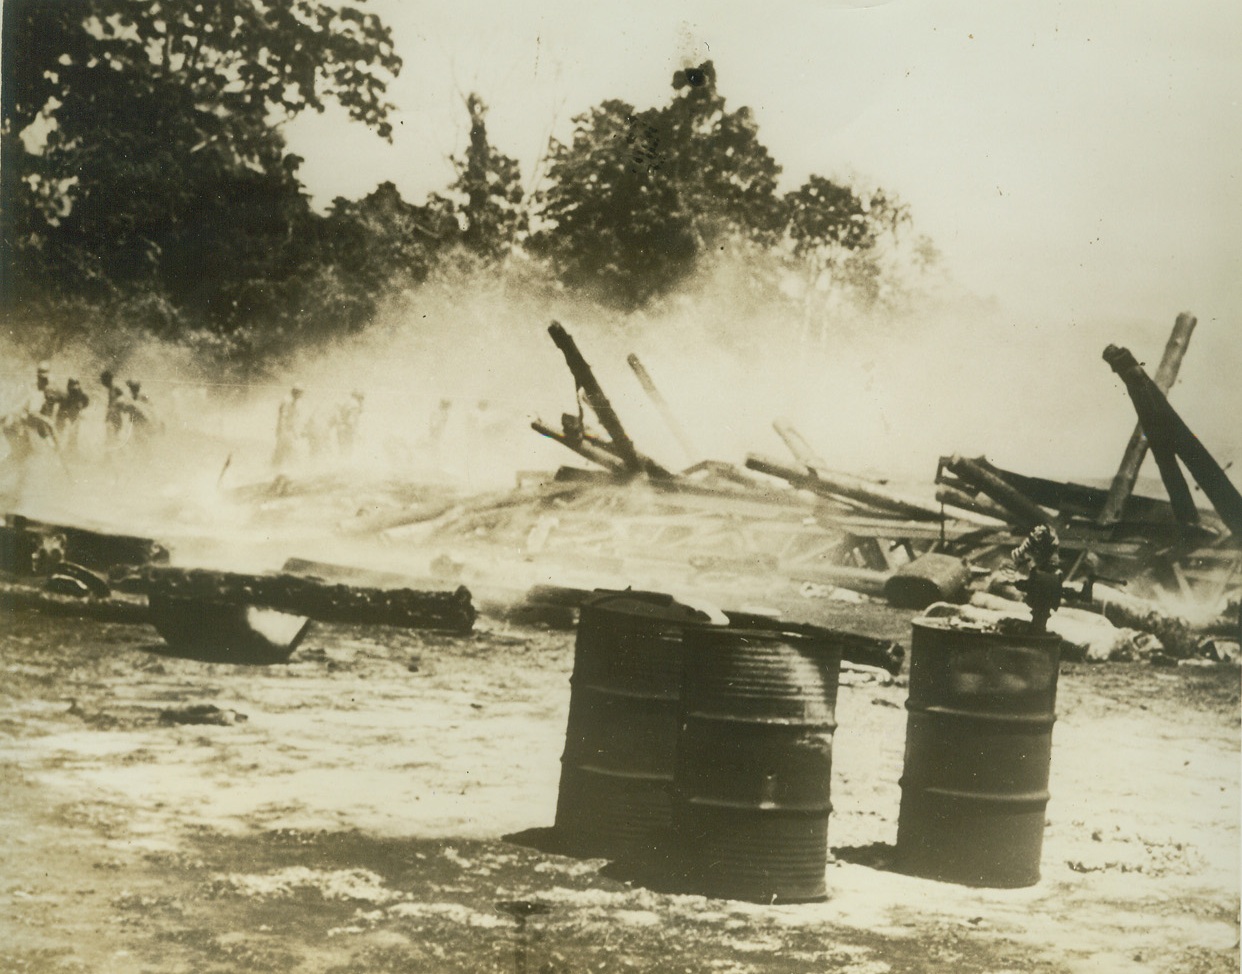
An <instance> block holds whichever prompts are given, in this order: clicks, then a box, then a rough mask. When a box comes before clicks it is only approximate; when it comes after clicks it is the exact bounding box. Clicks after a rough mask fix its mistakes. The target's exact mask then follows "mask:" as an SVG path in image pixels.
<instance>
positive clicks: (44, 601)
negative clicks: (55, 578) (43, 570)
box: [0, 581, 149, 626]
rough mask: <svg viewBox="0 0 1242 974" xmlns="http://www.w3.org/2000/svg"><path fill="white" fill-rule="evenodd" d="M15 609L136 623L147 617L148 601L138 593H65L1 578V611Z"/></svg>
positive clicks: (138, 623)
mask: <svg viewBox="0 0 1242 974" xmlns="http://www.w3.org/2000/svg"><path fill="white" fill-rule="evenodd" d="M16 609H33V610H36V611H38V612H44V613H46V614H48V615H54V616H66V617H69V618H75V619H94V620H95V621H97V622H119V623H125V624H128V625H135V626H137V625H142V624H144V623H146V622H147V621H148V620H149V616H148V612H147V601H146V599H143V598H141V597H134V596H130V595H123V594H118V593H115V592H114V593H112V594H111V595H109V596H108V597H107V598H98V597H95V596H87V597H82V596H78V595H64V594H60V593H57V592H53V591H49V590H47V589H46V588H43V587H39V586H34V585H27V584H21V583H16V582H8V581H0V613H9V612H13V611H14V610H16Z"/></svg>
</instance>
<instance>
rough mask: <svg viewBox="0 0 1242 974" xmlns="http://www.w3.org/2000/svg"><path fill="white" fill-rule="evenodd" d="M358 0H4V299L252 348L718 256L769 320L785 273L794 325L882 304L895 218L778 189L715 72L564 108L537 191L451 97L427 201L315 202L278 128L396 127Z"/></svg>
mask: <svg viewBox="0 0 1242 974" xmlns="http://www.w3.org/2000/svg"><path fill="white" fill-rule="evenodd" d="M363 2H364V0H354V3H350V2H341V0H214V2H210V3H208V2H203V0H72V2H69V0H65V2H60V0H4V22H3V26H4V43H3V51H2V52H0V56H2V63H0V67H2V68H3V72H4V76H3V79H2V80H3V84H0V179H2V181H3V182H2V185H0V193H2V194H3V204H4V205H3V206H2V207H0V221H2V223H0V231H2V232H0V240H2V243H0V248H2V249H0V258H2V259H3V264H2V268H3V294H2V296H3V307H4V309H6V310H12V309H15V308H20V309H22V313H23V315H24V316H25V317H26V318H27V319H30V318H34V317H37V312H38V309H40V308H41V309H43V311H44V312H45V314H46V316H47V317H49V318H55V317H57V316H59V317H61V318H63V319H73V322H74V323H73V324H71V325H68V326H66V328H64V329H62V335H65V336H68V335H73V336H76V337H75V338H74V340H80V339H81V338H82V336H83V334H84V331H85V330H88V325H87V324H84V323H83V322H84V321H87V320H88V319H89V320H93V321H94V322H95V323H96V324H97V326H98V328H99V329H100V330H103V329H114V328H115V327H116V323H118V322H129V323H130V325H131V326H132V327H136V328H139V329H141V330H143V331H144V332H146V333H151V334H156V335H160V336H167V337H170V338H180V337H184V336H186V335H192V336H194V340H195V341H196V342H197V343H198V344H199V346H200V347H204V346H206V347H211V348H216V349H224V350H227V351H229V352H231V353H233V354H236V353H239V352H240V353H247V354H249V355H251V356H256V357H257V356H261V355H264V354H270V353H273V352H276V351H279V350H282V349H285V348H288V347H289V346H290V345H294V344H302V343H306V342H312V341H317V340H319V339H326V338H331V337H333V336H335V335H339V334H341V333H348V332H353V331H357V330H359V329H361V328H363V327H365V326H366V325H367V324H368V323H369V322H370V321H372V320H373V319H374V318H375V316H376V313H377V311H378V309H379V307H380V304H381V303H382V302H383V301H384V300H385V298H386V297H387V296H389V295H392V294H397V293H401V292H404V291H408V289H410V288H412V287H414V286H417V285H420V284H423V283H425V282H427V281H428V279H429V278H431V279H432V280H435V281H440V280H454V281H456V280H457V279H458V278H459V277H460V274H458V273H455V272H454V271H455V270H456V271H461V270H462V269H467V270H472V271H477V270H478V269H480V268H488V267H490V268H498V267H499V266H501V265H503V266H504V268H505V270H504V271H503V273H505V274H519V275H520V274H526V275H527V277H528V279H529V280H531V281H535V280H538V281H540V282H543V281H546V280H547V279H548V278H549V276H551V277H553V278H555V279H557V280H558V281H559V283H560V285H562V286H563V287H565V288H569V289H572V290H575V291H577V292H579V293H581V294H585V295H590V296H592V297H594V298H597V299H600V300H602V301H604V302H606V303H608V304H610V305H612V306H613V307H617V308H621V309H623V310H627V311H630V310H635V309H640V308H643V307H645V306H648V305H650V304H651V303H652V302H654V301H658V300H659V299H660V298H662V297H663V296H665V295H668V294H670V293H671V292H673V291H674V290H675V289H677V288H679V287H682V286H684V285H686V284H687V282H688V281H689V280H690V279H691V278H693V277H695V275H699V280H700V281H701V282H702V281H707V280H720V279H721V277H720V276H718V277H715V278H713V277H712V274H711V272H712V271H713V270H714V269H716V270H719V269H720V268H722V267H725V266H726V263H716V262H719V261H724V262H727V261H733V262H735V263H736V264H737V265H738V266H744V267H746V268H747V274H746V275H744V277H745V280H744V281H742V282H741V283H742V284H743V292H739V293H746V294H749V295H750V297H751V298H752V299H754V300H757V301H759V302H760V303H763V304H765V305H766V304H769V303H770V302H772V301H780V300H789V296H788V293H787V292H788V291H789V288H788V287H787V284H788V280H787V279H788V278H791V277H792V278H795V279H797V280H798V281H800V282H801V288H802V293H801V303H802V309H803V312H804V316H805V317H806V318H807V319H808V320H809V318H810V317H812V316H815V315H818V316H819V317H820V318H821V319H822V317H823V313H822V312H823V305H824V300H823V296H824V295H825V294H827V293H830V292H831V293H836V292H840V291H842V290H844V291H848V292H849V294H850V295H851V296H852V298H853V299H856V300H858V301H859V302H861V303H863V304H868V303H870V304H877V303H882V302H883V301H884V299H885V295H886V294H887V293H889V292H890V291H891V290H892V287H893V284H892V281H893V275H892V274H891V272H890V267H889V266H888V264H886V263H885V260H886V258H885V256H884V255H885V248H884V246H883V243H884V242H885V241H886V240H892V239H895V238H896V236H897V235H898V232H899V231H900V230H901V229H902V228H903V227H904V226H905V225H906V224H908V223H909V213H908V210H907V209H906V208H905V207H904V206H903V205H902V204H900V202H898V201H897V200H896V198H895V197H892V196H891V195H889V194H886V193H885V192H883V191H878V190H877V191H875V192H872V193H860V192H858V191H857V190H855V189H854V188H851V187H850V186H847V185H842V184H838V183H835V182H833V181H832V180H829V179H826V178H824V177H822V176H818V175H813V176H810V177H809V178H808V179H807V180H806V181H805V182H804V184H803V185H802V186H800V187H799V188H797V189H795V190H793V191H790V192H787V193H784V194H783V195H782V194H781V193H780V192H779V190H778V179H779V177H780V173H781V170H780V167H779V166H778V165H777V163H776V161H775V160H774V159H773V157H772V155H771V153H770V152H769V151H768V149H767V148H766V147H765V146H764V144H763V143H762V142H761V141H760V138H759V131H758V126H757V123H756V121H755V119H754V117H753V115H752V114H751V112H750V111H749V110H748V109H746V108H737V109H732V108H730V107H728V105H727V104H726V101H725V99H724V97H723V96H722V95H721V94H720V92H719V90H718V88H717V78H716V72H715V68H714V66H713V65H712V63H711V62H707V63H705V64H703V65H701V66H700V67H698V68H692V69H686V70H683V71H678V72H676V74H675V75H674V77H673V86H672V87H673V92H672V95H671V96H670V98H669V100H668V102H667V104H664V105H662V106H659V107H655V108H649V109H645V110H641V111H640V110H638V109H636V108H634V107H633V106H632V105H629V104H627V103H625V102H622V101H617V100H609V101H605V102H603V103H601V104H599V105H597V106H595V107H594V108H591V109H590V110H589V111H587V112H585V113H583V114H582V115H579V116H578V117H576V118H575V119H574V120H573V135H572V137H571V138H570V140H569V141H568V142H567V143H562V142H560V141H557V140H553V141H552V142H551V144H550V145H549V148H548V154H547V158H546V160H545V162H546V170H545V176H544V178H543V180H542V181H541V189H540V191H539V192H538V193H537V194H536V195H535V197H534V199H533V200H531V199H530V198H529V197H528V194H527V193H526V192H525V191H524V188H523V183H522V174H521V171H520V168H519V166H518V164H517V162H516V161H515V160H514V159H512V158H510V157H509V156H507V155H505V154H504V153H503V152H501V151H500V150H499V149H498V148H497V147H496V146H494V145H493V144H492V142H491V140H490V138H489V134H488V128H487V106H486V105H485V104H484V102H483V99H482V98H481V97H480V96H479V95H478V94H471V95H469V96H468V97H467V98H466V99H465V100H464V101H465V106H464V107H465V110H466V113H467V115H468V117H469V121H470V135H469V141H468V143H467V145H466V146H465V148H464V151H463V152H462V153H461V154H460V155H459V156H456V157H454V158H453V159H452V163H453V167H454V173H455V175H454V179H453V181H452V182H451V183H450V185H449V186H447V187H445V190H444V192H443V193H442V194H441V193H433V194H431V196H430V197H429V198H428V199H427V201H426V202H425V204H423V205H417V204H414V203H410V202H408V201H406V200H404V199H402V197H401V194H400V192H399V191H398V190H397V187H396V186H395V185H394V184H392V183H383V184H381V185H380V186H378V187H377V188H376V189H375V190H374V191H373V192H371V193H370V194H368V195H366V196H365V197H363V198H361V199H358V200H349V199H343V198H341V199H337V200H335V201H334V202H333V203H332V205H331V207H330V208H329V210H328V212H327V213H326V214H325V215H319V214H317V213H315V212H314V211H313V210H312V208H311V206H310V202H309V199H308V197H307V195H306V193H305V191H304V189H303V186H302V184H301V182H300V180H299V175H298V170H299V166H300V163H301V160H300V159H298V158H297V157H296V156H294V155H291V154H289V152H288V151H287V147H286V145H285V142H284V139H283V137H282V135H281V129H280V123H281V122H282V121H283V120H286V119H288V118H291V117H292V116H294V115H296V114H298V113H299V112H303V111H307V110H314V111H321V110H323V108H324V107H325V105H326V104H328V103H329V102H336V103H337V104H339V105H341V106H342V107H344V109H345V110H346V111H347V112H348V114H349V115H350V116H351V117H352V118H353V119H354V120H355V121H357V122H360V123H362V124H365V125H368V126H370V127H371V128H373V129H374V130H375V131H376V132H378V133H379V134H380V135H381V136H385V137H390V136H391V126H390V122H389V118H388V115H389V111H390V108H391V106H390V105H389V104H388V102H387V101H386V97H387V96H386V91H387V86H388V83H389V82H390V80H391V79H392V78H393V77H394V76H395V75H396V73H397V72H398V71H399V70H400V67H401V61H400V59H399V58H398V57H397V54H396V52H395V50H394V49H393V43H392V38H391V36H390V33H389V31H388V29H387V27H385V26H384V25H383V23H381V21H380V20H379V19H378V18H377V17H375V16H374V15H372V14H369V13H366V12H364V11H363V10H362V9H361V8H360V7H359V6H357V5H356V4H361V3H363ZM514 253H518V254H521V255H523V256H524V257H528V258H534V259H533V260H520V261H508V258H509V256H510V255H512V254H514ZM920 253H926V254H932V253H933V251H932V250H931V249H930V244H928V246H927V247H924V248H923V250H922V251H920ZM91 308H94V309H96V313H95V315H94V317H93V318H91V316H90V315H89V314H86V315H85V316H84V309H91ZM31 309H34V310H33V311H32V310H31Z"/></svg>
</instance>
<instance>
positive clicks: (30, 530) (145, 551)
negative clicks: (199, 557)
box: [0, 514, 169, 573]
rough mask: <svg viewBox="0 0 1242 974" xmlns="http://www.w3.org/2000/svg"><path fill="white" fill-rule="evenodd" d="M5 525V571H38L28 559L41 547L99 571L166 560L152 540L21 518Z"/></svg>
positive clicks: (1, 559) (0, 555)
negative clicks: (52, 549) (49, 548)
mask: <svg viewBox="0 0 1242 974" xmlns="http://www.w3.org/2000/svg"><path fill="white" fill-rule="evenodd" d="M4 521H5V523H4V531H3V534H2V536H0V564H3V566H4V570H6V571H14V572H17V573H25V572H30V571H35V570H37V569H36V568H35V567H34V566H33V564H32V563H31V562H30V560H29V559H28V558H27V556H28V555H34V554H35V552H36V551H37V549H38V548H39V547H40V546H43V547H45V548H46V547H49V546H50V547H54V548H55V549H56V550H57V552H58V553H59V556H60V557H61V558H63V559H64V560H66V561H72V562H74V563H76V564H79V565H84V566H85V567H87V568H93V569H96V570H99V571H106V570H107V569H109V568H116V567H120V566H140V565H157V564H165V563H167V562H168V558H169V555H168V549H167V548H165V547H164V546H163V545H161V544H160V543H159V542H157V541H154V540H152V539H151V538H142V537H136V536H134V535H128V534H118V533H115V532H112V531H105V530H102V529H96V528H85V527H79V526H76V525H68V524H51V523H48V522H44V521H36V520H33V519H31V518H27V517H24V516H22V515H20V514H7V515H5V518H4Z"/></svg>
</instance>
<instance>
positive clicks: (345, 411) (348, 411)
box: [272, 383, 366, 470]
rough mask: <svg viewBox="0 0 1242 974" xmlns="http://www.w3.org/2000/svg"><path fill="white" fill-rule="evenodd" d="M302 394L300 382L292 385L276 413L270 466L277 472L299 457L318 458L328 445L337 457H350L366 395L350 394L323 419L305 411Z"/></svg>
mask: <svg viewBox="0 0 1242 974" xmlns="http://www.w3.org/2000/svg"><path fill="white" fill-rule="evenodd" d="M305 392H306V390H305V389H304V388H303V386H302V385H301V383H295V384H294V385H293V387H292V388H290V390H289V393H288V394H287V395H286V396H285V397H284V399H282V400H281V401H280V407H279V408H278V409H277V411H276V449H275V451H274V452H273V453H272V465H273V466H274V467H276V468H277V469H278V470H283V469H286V468H287V467H288V466H289V465H290V464H292V463H293V462H294V461H295V460H297V459H298V458H300V457H304V456H305V457H317V456H319V455H321V454H322V453H324V452H325V449H326V448H327V447H328V445H329V444H331V445H332V447H333V448H334V449H335V451H336V453H337V454H338V455H339V456H342V457H350V456H352V455H353V452H354V447H355V444H356V443H357V440H358V426H359V424H360V423H361V421H362V408H363V405H364V403H365V402H366V395H365V394H364V393H362V392H360V391H358V390H355V391H353V392H351V393H350V394H349V396H348V397H347V398H346V399H345V400H344V401H343V402H341V403H339V404H337V406H336V407H335V408H334V409H333V410H332V411H331V413H330V414H329V415H328V417H327V418H326V420H324V419H322V418H321V417H317V416H315V415H314V414H313V413H311V412H309V411H308V410H307V409H306V406H305V400H304V396H305Z"/></svg>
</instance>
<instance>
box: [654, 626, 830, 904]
mask: <svg viewBox="0 0 1242 974" xmlns="http://www.w3.org/2000/svg"><path fill="white" fill-rule="evenodd" d="M768 626H769V628H742V627H738V626H737V625H734V626H731V627H730V628H727V629H697V630H693V631H690V632H687V633H686V639H685V679H684V681H683V683H682V725H681V733H680V735H679V738H678V749H677V768H676V779H675V789H674V792H675V799H674V808H673V835H674V838H675V840H676V842H677V846H678V851H679V854H680V855H681V856H682V858H683V870H684V874H685V881H686V884H687V885H688V887H689V888H690V889H691V890H693V891H694V892H699V893H703V894H706V895H709V896H721V897H726V898H730V899H742V900H751V901H755V902H763V903H771V902H798V901H806V900H817V899H823V898H824V897H825V895H826V892H827V891H826V887H825V883H824V874H825V871H826V868H827V860H828V815H829V813H830V812H831V810H832V803H831V800H830V787H829V786H830V781H831V776H832V735H833V731H834V730H835V728H836V721H835V713H836V701H837V685H838V679H839V676H840V668H841V644H840V642H839V640H837V639H835V638H834V634H833V633H831V632H829V631H827V630H822V629H816V628H815V627H811V626H796V627H795V626H788V627H786V626H782V625H781V624H780V623H776V624H772V623H771V622H769V623H768Z"/></svg>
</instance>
